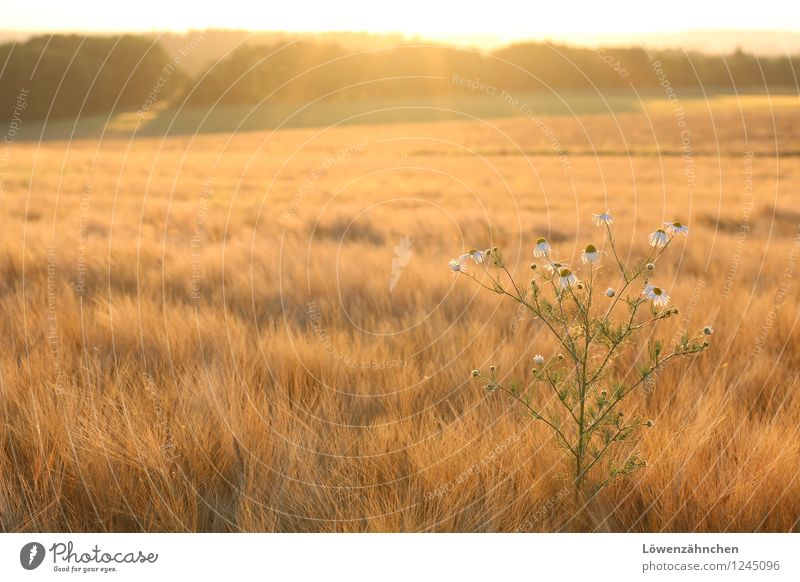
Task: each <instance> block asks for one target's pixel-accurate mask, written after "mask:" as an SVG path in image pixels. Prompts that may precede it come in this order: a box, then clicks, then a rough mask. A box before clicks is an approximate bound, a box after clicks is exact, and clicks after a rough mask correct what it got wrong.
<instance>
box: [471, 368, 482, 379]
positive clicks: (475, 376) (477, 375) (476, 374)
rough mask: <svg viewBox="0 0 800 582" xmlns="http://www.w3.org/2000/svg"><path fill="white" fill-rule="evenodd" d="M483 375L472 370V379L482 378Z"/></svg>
mask: <svg viewBox="0 0 800 582" xmlns="http://www.w3.org/2000/svg"><path fill="white" fill-rule="evenodd" d="M480 375H481V373H480V372H479V371H478V370H472V377H473V378H478V377H480Z"/></svg>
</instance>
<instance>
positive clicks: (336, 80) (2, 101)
mask: <svg viewBox="0 0 800 582" xmlns="http://www.w3.org/2000/svg"><path fill="white" fill-rule="evenodd" d="M217 34H219V33H218V32H217ZM203 35H204V33H197V34H196V35H195V37H188V38H184V39H182V40H181V41H180V42H178V41H177V40H176V37H175V36H172V37H166V38H165V39H161V38H160V37H157V36H152V35H151V36H147V35H122V36H89V37H84V36H77V35H54V36H39V37H35V38H31V39H30V40H27V41H25V42H21V43H7V44H4V45H0V109H2V111H4V112H5V114H6V116H10V115H11V112H12V111H13V110H14V108H15V107H16V108H17V109H18V108H19V107H20V100H19V95H20V92H21V91H24V92H25V95H26V97H25V100H24V109H25V110H24V115H25V117H26V118H30V119H42V118H46V117H48V118H70V117H76V116H78V115H81V116H89V115H97V114H111V113H115V112H122V111H139V112H142V111H147V110H149V109H151V108H158V107H167V106H169V105H170V104H182V105H183V106H187V107H208V106H210V105H213V104H215V103H216V104H227V105H255V104H257V103H262V102H264V103H267V104H268V103H270V102H276V103H278V102H298V101H300V102H303V101H311V100H314V99H329V100H359V99H380V98H391V97H435V96H446V95H452V94H455V93H460V94H463V93H464V92H476V93H477V92H483V93H488V92H491V91H503V90H505V91H508V92H510V93H513V92H523V91H524V92H528V91H551V90H553V91H555V90H596V88H600V89H603V90H605V89H629V88H630V87H631V86H632V87H634V88H635V89H636V90H650V89H657V88H659V86H661V87H662V88H664V89H667V88H668V87H672V88H673V89H676V90H677V89H681V88H683V89H686V88H690V89H693V90H697V89H700V88H701V87H704V88H712V89H713V90H716V91H720V90H721V91H734V90H738V91H747V90H750V89H760V90H762V91H763V90H765V89H770V90H775V89H781V90H784V89H786V88H792V91H793V92H794V91H796V90H797V87H798V74H800V55H794V56H792V57H786V56H784V57H759V58H756V57H755V56H754V55H751V54H747V53H744V52H742V51H736V52H734V53H732V54H729V55H726V56H719V55H708V54H703V53H697V52H692V53H686V52H684V51H680V50H660V51H653V50H649V51H647V50H645V49H643V48H606V49H602V50H598V51H595V50H593V49H587V48H575V47H569V46H563V45H550V44H543V43H522V44H515V45H511V46H507V47H504V48H501V49H498V50H496V51H493V52H491V53H479V52H475V51H470V50H466V49H460V48H456V47H448V46H437V45H430V44H428V45H424V46H420V45H414V44H411V43H408V42H407V41H406V44H400V43H399V42H398V43H397V44H394V43H387V42H385V41H384V42H382V43H374V44H373V45H370V43H369V42H367V41H365V40H364V39H363V38H362V39H360V40H361V42H360V43H357V44H356V45H354V44H353V43H349V44H348V43H341V42H338V41H336V40H335V39H334V40H331V39H329V38H327V37H325V36H321V37H319V38H315V39H311V40H291V39H276V38H275V37H274V36H273V37H265V38H262V39H261V41H260V42H248V43H244V44H243V43H241V42H237V43H234V42H231V43H230V45H229V46H228V47H227V48H226V49H225V51H218V52H217V53H216V54H213V53H214V51H211V50H209V46H204V36H203ZM201 56H202V57H204V58H205V59H207V60H206V61H205V65H200V64H199V62H198V59H199V58H201ZM656 63H658V65H656ZM190 64H191V66H189V65H190ZM481 83H483V85H481Z"/></svg>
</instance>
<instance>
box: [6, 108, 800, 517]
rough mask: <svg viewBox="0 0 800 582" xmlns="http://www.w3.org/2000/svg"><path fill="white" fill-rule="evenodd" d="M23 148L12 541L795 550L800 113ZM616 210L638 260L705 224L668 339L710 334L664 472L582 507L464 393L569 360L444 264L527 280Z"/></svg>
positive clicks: (339, 130)
mask: <svg viewBox="0 0 800 582" xmlns="http://www.w3.org/2000/svg"><path fill="white" fill-rule="evenodd" d="M676 105H680V109H676ZM5 152H6V153H5V155H4V156H3V157H2V160H1V161H0V164H1V165H0V170H2V190H0V194H1V196H2V197H1V198H0V204H1V206H0V223H1V224H2V226H3V228H2V232H0V273H2V277H0V310H1V312H2V317H0V394H2V398H0V420H2V422H0V530H3V531H109V532H119V531H150V532H157V531H170V532H171V531H189V532H194V531H278V532H308V531H322V532H385V531H391V532H418V531H434V532H438V531H455V532H475V531H479V532H516V531H526V532H527V531H533V532H538V531H548V532H550V531H579V530H582V531H614V532H620V531H634V532H652V531H701V532H705V531H721V532H724V531H743V532H749V531H781V532H783V531H798V530H800V526H799V523H800V439H798V427H800V396H799V394H800V385H799V384H798V370H800V330H798V326H797V323H798V315H799V314H798V310H797V305H798V299H800V296H799V294H800V288H799V286H798V281H797V279H798V274H797V269H798V264H799V263H798V261H799V260H800V257H799V256H798V255H799V254H800V164H799V163H798V159H799V158H798V155H800V108H798V104H797V100H796V97H794V98H792V97H782V98H774V99H770V98H769V97H768V96H760V97H741V98H736V97H735V96H731V97H727V98H724V99H723V98H720V99H709V100H696V101H692V102H688V101H687V102H685V103H680V104H676V103H670V102H668V101H666V100H661V101H658V100H654V101H652V102H651V101H648V102H646V103H644V105H643V106H642V108H641V109H639V110H636V111H626V112H621V113H617V114H584V115H578V116H569V115H557V116H536V115H529V116H525V115H519V116H515V117H509V118H504V119H494V118H488V119H487V118H479V117H471V116H465V117H464V118H463V119H461V120H450V121H442V122H437V123H402V124H393V123H383V124H372V125H369V124H365V125H360V124H357V123H352V122H351V123H349V124H348V125H343V126H338V125H331V126H326V127H321V128H295V129H277V130H264V131H252V132H234V133H216V134H212V133H206V134H197V135H191V134H188V135H183V136H174V137H169V138H165V139H160V138H158V137H135V138H132V139H126V138H122V137H112V138H104V137H93V138H86V139H52V140H47V141H44V140H42V141H39V140H29V141H17V142H15V143H13V144H10V145H7V147H6V149H5ZM606 209H611V211H612V213H613V215H614V217H615V228H616V229H617V231H616V232H617V233H618V244H619V246H620V248H621V249H622V250H623V255H624V256H626V257H627V256H628V253H630V256H631V257H633V256H638V255H640V254H642V253H643V252H644V251H645V250H646V248H647V235H648V233H649V232H651V231H652V230H653V229H654V228H657V227H658V226H659V225H660V224H661V223H662V222H663V221H667V220H680V221H682V222H684V223H687V224H688V225H689V228H690V232H689V235H688V237H686V238H685V239H683V238H681V239H680V240H679V241H677V243H678V246H677V247H676V248H672V249H671V251H672V252H671V254H670V255H669V257H667V258H665V261H664V262H663V263H661V264H659V267H658V277H659V279H660V281H661V282H662V284H663V285H664V287H666V288H667V289H668V290H669V292H670V295H671V296H672V304H673V305H675V306H676V307H678V309H679V310H680V313H679V316H678V317H674V318H671V319H670V320H668V321H666V322H665V323H664V326H663V327H662V328H660V331H659V333H660V335H662V336H664V337H667V338H669V337H672V336H674V335H676V334H679V333H680V332H681V330H683V329H688V330H695V329H699V328H701V327H703V326H704V325H707V324H710V325H713V327H714V329H715V334H714V336H713V338H712V349H710V350H709V351H707V352H706V353H704V354H702V356H700V357H697V358H694V359H690V360H681V361H679V362H678V363H677V364H675V365H673V366H671V367H670V368H668V369H667V370H666V371H665V372H664V373H663V374H661V375H660V376H659V377H658V379H657V382H656V383H655V385H654V386H653V387H652V389H650V390H647V391H646V392H644V391H643V392H641V393H637V394H636V395H635V396H634V398H633V401H632V404H631V405H630V408H629V409H626V411H627V410H630V412H631V413H634V412H636V413H638V414H642V415H644V416H646V417H648V418H652V419H653V420H654V421H655V426H654V427H653V429H651V430H649V431H648V432H647V433H646V435H645V438H644V439H643V440H641V442H640V443H639V444H638V445H637V447H638V450H639V452H640V454H641V455H642V456H643V457H644V458H646V459H647V460H648V466H647V467H646V468H644V469H642V470H640V471H638V472H637V473H635V474H634V475H632V476H630V477H628V478H626V479H623V480H619V481H618V482H616V483H615V484H613V485H612V486H610V487H608V488H606V489H604V490H603V491H602V492H601V494H600V495H599V496H598V497H597V498H595V499H593V500H592V502H591V503H590V504H588V505H586V506H584V507H576V505H575V503H574V500H573V498H572V496H571V495H570V494H569V483H568V482H567V480H566V476H565V475H566V474H565V471H564V467H563V464H564V461H565V459H564V456H563V454H562V452H561V451H559V449H558V448H556V447H554V446H553V442H552V439H551V437H550V435H549V433H548V432H547V431H546V430H545V429H544V428H543V427H542V426H541V424H539V423H536V422H534V421H532V420H531V419H530V418H527V417H525V416H524V415H523V414H522V411H521V410H520V409H519V407H518V406H515V405H514V403H513V402H512V401H511V400H509V399H507V398H504V397H503V395H502V394H489V393H487V392H485V391H483V390H481V388H480V387H479V386H477V385H476V384H475V383H474V382H472V381H471V378H470V372H471V370H472V369H473V368H483V369H485V368H488V366H489V365H496V366H497V367H498V370H499V374H500V375H501V377H503V378H514V377H522V376H524V374H525V373H526V370H529V368H530V362H531V359H532V357H533V355H534V354H535V353H542V352H545V353H546V352H548V350H549V351H553V350H555V349H556V345H555V343H553V342H552V341H551V339H550V338H549V337H548V336H547V334H546V333H545V330H544V329H542V326H541V324H540V323H539V322H537V321H535V320H532V319H530V318H528V317H526V316H525V315H524V314H522V313H520V312H519V311H518V310H517V309H516V308H515V307H516V306H515V305H514V304H512V303H508V302H506V301H503V300H502V298H501V297H498V296H493V295H492V294H489V293H485V292H482V290H481V289H480V288H478V287H477V286H475V285H470V284H469V282H468V281H465V280H462V278H460V277H459V278H455V277H453V276H452V274H451V273H450V272H449V270H448V267H447V262H448V260H449V259H450V258H451V257H453V256H457V255H459V254H461V253H462V252H464V251H465V250H466V249H468V248H470V247H478V248H489V247H493V246H498V247H501V248H502V249H503V250H504V253H505V258H506V261H507V262H508V263H510V264H512V265H513V266H514V270H515V272H516V274H517V275H518V276H519V277H520V278H521V279H522V280H525V279H526V278H528V277H529V272H530V271H529V264H530V262H531V260H532V254H531V253H532V248H533V244H534V241H535V240H536V238H537V237H538V236H540V235H541V236H546V237H548V239H549V240H550V241H551V242H552V244H553V245H554V247H555V248H557V250H558V253H559V257H563V258H565V259H567V260H570V261H575V260H576V258H577V256H578V254H579V252H580V250H581V249H582V248H583V247H584V246H585V245H586V244H587V243H589V242H598V243H599V242H601V241H600V236H601V233H600V232H599V230H598V229H597V228H596V227H594V226H593V225H592V223H591V214H592V213H594V212H600V211H604V210H606ZM600 277H601V278H603V277H605V278H607V279H608V284H609V285H613V284H616V281H615V280H614V279H613V273H612V272H611V271H610V270H608V271H607V272H606V271H603V270H601V271H600ZM632 364H633V362H632V361H631V360H625V359H623V360H620V361H618V362H616V366H618V367H621V368H623V369H624V368H625V367H626V366H627V367H630V366H632ZM578 516H580V517H578Z"/></svg>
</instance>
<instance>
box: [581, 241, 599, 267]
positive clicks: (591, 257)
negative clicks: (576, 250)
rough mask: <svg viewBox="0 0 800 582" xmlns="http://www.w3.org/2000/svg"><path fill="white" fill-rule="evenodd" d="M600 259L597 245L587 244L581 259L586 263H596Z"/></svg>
mask: <svg viewBox="0 0 800 582" xmlns="http://www.w3.org/2000/svg"><path fill="white" fill-rule="evenodd" d="M599 260H600V253H599V252H598V250H597V247H596V246H594V245H586V249H584V251H583V254H582V255H581V261H583V262H584V263H596V262H598V261H599Z"/></svg>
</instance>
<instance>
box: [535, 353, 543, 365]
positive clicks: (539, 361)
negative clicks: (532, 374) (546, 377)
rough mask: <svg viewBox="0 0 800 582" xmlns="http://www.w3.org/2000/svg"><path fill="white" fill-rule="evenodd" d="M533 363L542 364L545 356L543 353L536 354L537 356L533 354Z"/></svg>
mask: <svg viewBox="0 0 800 582" xmlns="http://www.w3.org/2000/svg"><path fill="white" fill-rule="evenodd" d="M533 363H534V364H536V365H537V366H541V365H542V364H544V356H543V355H542V354H536V355H535V356H533Z"/></svg>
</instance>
